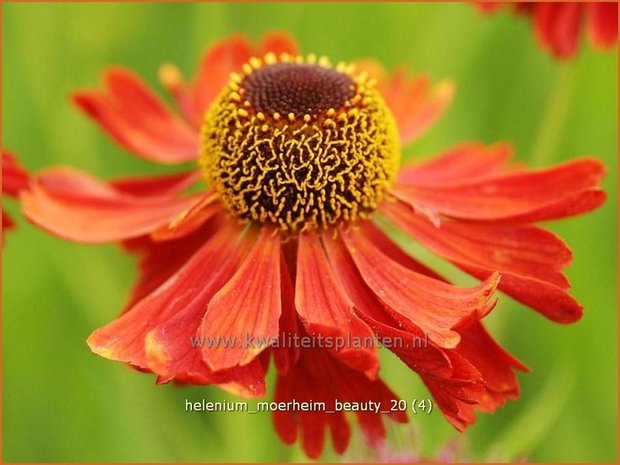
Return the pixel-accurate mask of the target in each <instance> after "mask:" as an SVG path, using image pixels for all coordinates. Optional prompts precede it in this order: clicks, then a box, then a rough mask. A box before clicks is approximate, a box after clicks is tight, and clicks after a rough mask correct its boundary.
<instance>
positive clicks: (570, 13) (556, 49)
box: [533, 2, 583, 58]
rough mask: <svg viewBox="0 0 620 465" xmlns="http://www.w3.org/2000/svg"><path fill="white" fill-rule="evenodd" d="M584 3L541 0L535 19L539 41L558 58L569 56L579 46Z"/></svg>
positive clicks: (536, 6)
mask: <svg viewBox="0 0 620 465" xmlns="http://www.w3.org/2000/svg"><path fill="white" fill-rule="evenodd" d="M582 14H583V5H582V4H580V3H578V2H575V3H570V2H558V3H549V2H539V3H536V5H535V7H534V12H533V21H534V28H535V31H536V35H537V37H538V40H539V42H540V43H541V44H542V45H543V46H544V47H546V48H548V49H549V50H551V51H552V52H553V54H554V55H555V56H556V57H558V58H568V57H570V56H572V55H574V54H575V52H576V51H577V49H578V47H579V33H580V28H581V19H582V18H581V15H582Z"/></svg>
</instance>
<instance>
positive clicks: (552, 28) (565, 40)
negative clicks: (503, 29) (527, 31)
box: [479, 2, 618, 58]
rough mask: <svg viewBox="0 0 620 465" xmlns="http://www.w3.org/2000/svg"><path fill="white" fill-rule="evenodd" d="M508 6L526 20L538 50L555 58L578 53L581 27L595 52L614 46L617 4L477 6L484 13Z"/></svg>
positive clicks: (501, 3) (529, 3)
mask: <svg viewBox="0 0 620 465" xmlns="http://www.w3.org/2000/svg"><path fill="white" fill-rule="evenodd" d="M508 5H509V6H510V7H512V8H513V9H514V11H515V12H517V13H518V14H523V15H527V16H530V17H531V18H532V23H533V26H534V32H535V34H536V38H537V39H538V42H539V43H540V45H541V47H543V48H545V49H547V50H549V51H550V52H551V53H553V55H555V56H556V57H557V58H570V57H572V56H574V55H575V54H576V53H577V50H578V49H579V40H580V39H581V34H582V30H583V28H584V27H585V28H586V32H587V35H588V38H589V39H590V43H591V44H592V46H593V47H594V48H596V49H599V50H604V49H609V48H612V47H613V46H614V45H616V44H617V43H618V3H617V2H607V3H604V2H515V3H508V2H480V3H479V6H480V7H481V9H482V10H483V11H485V12H488V13H491V12H494V11H496V10H497V9H498V8H501V7H504V6H508Z"/></svg>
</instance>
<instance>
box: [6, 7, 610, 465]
mask: <svg viewBox="0 0 620 465" xmlns="http://www.w3.org/2000/svg"><path fill="white" fill-rule="evenodd" d="M2 8H3V13H4V17H3V30H2V52H3V53H2V60H3V61H2V71H3V80H2V96H3V99H2V116H3V118H2V123H3V124H2V141H3V142H2V143H3V146H4V147H7V148H10V149H11V150H13V151H15V152H16V153H17V154H18V155H19V156H20V158H21V161H22V162H23V164H24V165H25V166H27V167H28V168H29V169H31V170H38V169H41V168H43V167H45V166H48V165H51V164H67V165H72V166H76V167H79V168H81V169H85V170H87V171H89V172H92V173H95V174H96V175H98V176H101V177H104V178H105V177H111V176H117V175H127V174H138V173H141V174H146V173H155V172H164V171H168V172H170V171H171V169H166V168H164V167H160V166H155V165H152V164H149V163H147V162H144V161H141V160H138V159H137V158H134V157H131V156H130V155H128V154H127V153H126V152H124V151H123V150H121V149H119V148H117V147H116V145H115V144H114V143H113V142H112V141H111V140H110V139H108V138H107V137H106V136H105V135H103V134H102V133H101V132H100V131H99V130H98V129H97V128H96V127H95V125H93V124H92V123H91V122H90V121H88V120H87V118H85V117H83V116H82V115H81V114H79V113H78V112H77V111H76V110H75V109H74V108H72V106H71V104H70V103H69V99H68V97H69V95H70V93H71V92H72V91H74V90H75V89H79V88H84V87H94V86H96V85H98V84H99V82H100V76H101V72H102V71H103V70H104V69H105V68H106V67H107V66H109V65H111V64H120V65H123V66H127V67H130V68H132V69H134V70H136V71H137V72H138V73H139V74H140V75H141V76H143V77H144V78H145V79H146V81H148V82H149V83H150V84H152V85H153V86H155V88H157V89H158V91H160V93H161V94H162V95H163V91H162V89H161V87H160V86H159V85H158V84H157V79H156V78H157V69H158V67H159V65H160V64H161V63H163V62H166V61H171V62H174V63H176V64H178V65H179V66H180V68H181V69H182V70H183V71H184V73H185V74H186V76H191V74H192V73H193V71H194V69H195V67H196V65H197V62H198V60H199V58H200V56H201V53H202V51H203V50H204V49H205V48H206V47H207V46H208V45H210V44H211V43H213V41H215V40H217V39H221V38H223V37H225V36H226V35H227V34H229V33H231V32H244V33H246V34H248V35H249V36H250V37H251V38H253V39H258V38H259V37H260V36H261V35H262V34H263V33H265V32H266V31H269V30H271V29H280V30H286V31H289V32H291V33H292V34H294V35H295V36H296V37H297V39H298V40H299V43H300V44H301V46H302V48H303V50H304V51H306V52H315V53H317V54H325V55H328V56H329V57H330V58H331V59H332V60H333V61H338V60H349V59H353V58H357V57H376V58H378V59H379V60H381V61H382V62H383V63H384V64H385V65H386V66H387V67H388V68H393V67H395V66H397V65H400V64H404V65H407V66H408V67H409V68H410V69H411V70H413V71H419V72H424V73H428V74H429V75H430V76H431V77H432V78H433V79H434V80H439V79H442V78H446V77H447V78H452V79H454V80H455V82H456V85H457V93H456V98H455V102H454V104H453V107H452V108H451V109H450V110H449V111H448V112H447V114H446V116H445V117H444V118H443V119H442V120H441V121H440V123H439V124H437V125H436V126H435V127H434V128H433V129H431V130H430V131H429V132H428V133H427V134H426V135H425V136H424V137H423V138H422V139H421V140H419V141H418V142H416V143H415V144H414V145H413V146H412V147H409V148H408V149H407V150H406V152H405V157H406V159H409V160H411V159H415V158H416V157H426V156H430V155H432V154H435V153H438V152H440V151H441V150H444V149H446V148H449V147H450V146H452V145H453V144H456V143H458V142H461V141H466V140H479V141H483V142H489V143H490V142H493V141H499V140H508V141H511V142H512V143H513V144H514V146H515V148H516V154H517V159H518V161H520V162H523V163H527V164H528V165H530V166H547V165H550V164H553V163H556V162H559V161H562V160H567V159H571V158H574V157H577V156H580V155H593V156H596V157H599V158H600V159H602V160H604V161H605V163H606V166H607V169H608V176H607V178H606V181H605V188H606V189H607V192H608V194H609V200H608V202H607V203H606V204H605V206H604V207H603V208H601V209H600V210H599V211H596V212H594V213H592V214H589V215H587V216H584V217H582V218H575V219H570V220H566V221H563V222H558V223H554V224H551V225H550V227H551V228H552V229H553V230H554V231H556V232H558V233H560V234H561V235H562V237H563V238H564V239H565V240H566V241H567V242H568V243H569V244H570V246H571V247H572V249H573V251H574V253H575V260H574V263H573V265H572V266H571V267H570V268H569V270H568V275H569V278H570V280H571V282H572V283H573V288H574V289H573V294H574V295H575V296H576V297H577V298H578V299H579V300H580V302H581V303H582V304H583V305H584V307H585V316H584V318H583V319H582V320H581V321H580V322H579V323H577V324H575V325H572V326H560V325H556V324H553V323H551V322H549V321H547V320H545V319H544V318H542V317H540V316H539V315H537V314H535V313H534V312H532V311H529V310H526V309H524V308H522V307H521V306H520V305H518V304H516V303H515V302H514V301H511V300H510V299H509V298H507V297H505V296H501V297H500V302H499V305H498V307H497V308H496V309H495V310H494V312H493V313H492V315H491V316H490V317H489V319H488V321H489V322H490V323H489V324H490V325H491V328H492V331H493V333H494V335H495V337H496V338H497V339H498V340H499V341H500V342H501V343H502V344H503V345H505V346H506V347H507V349H508V350H509V351H510V352H512V353H513V354H515V355H516V356H517V357H519V358H520V359H521V360H523V361H524V362H525V363H526V364H528V365H529V366H530V367H531V368H532V371H531V373H529V374H523V375H520V380H521V382H522V396H521V398H520V400H518V401H517V402H512V403H510V404H509V405H507V406H506V407H505V408H503V409H501V410H499V411H498V412H497V413H495V414H494V415H484V414H482V415H479V420H478V422H477V424H476V425H474V426H473V427H472V428H471V429H470V430H469V431H468V433H467V434H466V435H465V441H466V442H467V444H468V446H467V447H468V448H469V449H470V451H469V454H470V458H471V459H473V460H476V461H477V460H491V459H492V460H496V461H497V460H515V459H518V458H520V457H521V458H522V457H525V458H527V459H528V460H529V461H554V462H568V461H571V462H573V461H575V462H588V461H597V462H615V461H616V460H617V457H616V447H617V424H616V418H617V417H616V412H617V362H618V360H617V333H616V328H617V297H616V296H617V281H618V276H617V265H616V263H617V262H616V258H617V237H618V233H617V221H616V219H617V217H616V212H617V203H616V199H617V182H616V179H617V161H616V154H617V132H616V128H617V126H618V120H617V107H616V102H617V68H616V62H617V54H616V52H607V53H601V52H594V51H592V49H591V48H590V46H589V44H586V43H585V42H583V43H582V48H581V52H580V54H579V56H578V57H577V58H576V59H574V60H572V61H568V62H557V61H556V60H554V59H552V58H551V57H550V56H549V54H548V53H547V52H545V51H542V50H540V49H539V48H538V47H537V45H536V42H535V39H534V37H533V35H532V32H531V28H530V24H529V23H528V22H527V21H525V20H524V19H523V18H517V17H515V16H513V15H512V14H510V13H509V12H507V11H506V12H501V13H499V14H497V15H494V16H491V17H484V16H483V15H481V14H480V13H479V12H478V11H477V10H476V9H475V8H473V7H472V6H471V5H467V4H382V5H377V4H348V3H338V4H304V3H292V4H220V3H215V4H190V3H180V4H148V5H147V4H139V3H135V4H134V3H131V4H93V3H79V4H62V3H59V4H51V3H48V4H43V3H41V4H36V3H31V4H18V3H5V4H4V5H3V6H2ZM3 203H5V204H7V205H5V206H6V208H8V210H9V212H10V213H11V214H13V215H14V216H16V217H17V218H18V223H19V225H18V226H19V228H18V230H17V231H14V232H12V233H10V234H8V236H7V237H6V243H5V245H4V250H3V261H2V265H3V269H4V273H3V294H2V299H3V312H2V317H3V346H2V350H3V389H2V391H3V392H2V395H3V404H2V405H3V412H2V414H3V446H4V447H3V449H4V450H3V459H4V461H8V462H14V461H33V462H34V461H46V462H55V461H62V462H70V461H125V462H131V461H155V462H166V461H174V462H183V461H184V462H205V461H252V462H260V461H288V460H293V461H304V460H305V456H304V455H303V453H302V452H301V451H300V448H299V447H298V446H294V447H287V446H285V445H283V444H281V442H280V441H279V440H278V438H277V437H276V435H275V433H274V432H273V428H272V426H271V419H270V418H269V416H268V415H266V414H259V415H248V414H245V413H238V414H233V413H211V414H208V413H192V412H185V411H184V405H185V399H186V398H188V399H191V400H199V399H201V398H203V397H205V398H207V399H210V400H218V399H231V400H232V399H234V398H233V397H231V396H229V395H227V394H224V393H222V392H221V391H219V390H218V389H215V388H179V387H175V386H173V385H164V386H155V385H154V379H153V377H151V376H149V375H144V374H140V373H138V372H135V371H132V370H130V369H128V368H126V367H124V366H122V365H120V364H118V363H114V362H110V361H107V360H104V359H102V358H99V357H97V356H95V355H93V354H92V353H91V352H90V351H89V349H88V347H87V346H86V344H85V340H86V338H87V336H88V335H89V334H90V332H91V331H92V330H93V329H95V328H96V327H99V326H101V325H102V324H104V323H106V322H108V321H110V320H111V319H112V318H114V317H115V315H116V314H117V312H118V311H119V310H120V308H121V305H122V303H123V301H124V298H125V297H126V295H127V292H128V290H129V287H130V284H131V282H132V280H133V277H134V275H135V271H134V265H133V261H132V260H131V259H130V258H129V257H127V256H125V255H123V254H122V253H121V251H120V250H119V249H117V248H116V247H114V246H82V245H76V244H72V243H68V242H65V241H62V240H60V239H57V238H54V237H51V236H49V235H47V234H45V233H44V232H42V231H40V230H38V229H36V228H34V227H32V226H31V225H30V224H28V223H27V222H26V221H24V220H23V219H22V218H20V217H19V213H18V208H17V205H16V204H15V202H13V201H10V200H9V201H7V202H4V200H3ZM406 247H407V248H408V250H410V251H411V253H413V254H415V255H417V256H420V257H423V258H425V259H428V260H429V262H430V263H433V264H436V265H437V266H439V267H440V269H441V270H442V271H443V272H445V273H446V274H447V275H448V276H449V277H451V278H453V279H455V280H457V281H458V282H462V283H465V282H469V281H468V278H466V277H464V276H463V275H462V274H460V273H458V272H457V271H455V270H454V269H453V268H451V267H449V266H448V265H446V264H445V263H443V262H441V261H440V260H437V259H434V258H433V257H431V256H430V254H428V253H427V252H425V251H424V250H422V249H420V248H419V247H417V246H416V245H415V244H411V243H407V244H406ZM384 355H385V356H384V357H383V358H384V365H383V368H382V375H383V377H384V379H385V380H387V382H388V383H389V384H390V385H391V386H392V387H393V388H394V389H395V390H396V392H397V393H399V394H400V395H402V396H403V397H404V398H406V399H412V398H414V397H417V398H420V397H426V395H427V394H426V391H425V389H424V387H423V386H422V384H421V383H420V382H419V380H418V379H417V377H416V375H415V374H413V373H411V372H409V370H408V369H407V368H406V367H405V366H404V365H402V364H401V363H400V362H398V361H397V360H396V359H395V358H394V357H393V356H391V355H389V354H384ZM272 381H273V380H272ZM410 418H411V422H412V423H413V424H414V426H415V429H416V440H415V441H413V442H412V441H411V440H410V439H408V438H409V436H408V435H407V434H408V433H406V432H405V431H407V430H406V429H405V428H401V429H399V428H398V427H396V426H393V425H391V426H390V431H389V433H390V437H391V441H392V444H393V445H394V447H399V448H401V449H405V450H415V451H419V452H423V453H424V454H426V455H428V456H432V455H433V454H435V453H436V452H437V451H438V450H439V448H441V447H442V446H443V445H444V444H445V442H446V441H448V440H450V439H451V438H453V437H454V436H457V435H458V433H456V432H455V431H454V430H453V429H452V428H451V427H450V426H449V425H448V423H447V422H446V421H445V420H444V419H443V418H442V416H441V415H440V414H439V412H438V411H435V412H434V413H433V414H431V415H428V416H420V415H418V416H413V415H411V417H410ZM354 431H355V432H356V433H358V429H357V428H355V430H354ZM354 444H360V442H359V440H356V441H355V442H354ZM327 450H328V452H327V453H326V454H324V456H323V459H325V460H340V458H339V457H338V456H336V455H334V454H333V452H332V451H331V446H330V445H329V444H328V446H327ZM364 453H365V452H364V451H363V450H362V449H359V448H355V447H353V448H352V450H350V451H349V453H348V455H347V457H354V458H356V459H358V460H359V459H363V458H364Z"/></svg>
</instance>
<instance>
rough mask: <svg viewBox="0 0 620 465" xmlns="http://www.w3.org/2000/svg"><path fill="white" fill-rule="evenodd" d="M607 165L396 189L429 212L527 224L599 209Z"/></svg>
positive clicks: (582, 163) (577, 164) (574, 164)
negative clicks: (448, 184) (605, 166)
mask: <svg viewBox="0 0 620 465" xmlns="http://www.w3.org/2000/svg"><path fill="white" fill-rule="evenodd" d="M603 174H604V168H603V165H602V164H601V163H600V162H599V161H598V160H594V159H582V160H576V161H571V162H568V163H564V164H562V165H558V166H555V167H553V168H547V169H542V170H537V171H530V172H519V173H508V174H501V175H496V176H492V177H489V178H486V179H483V180H479V181H474V182H463V183H462V184H460V185H450V186H437V187H432V186H412V185H409V186H396V187H395V188H394V189H393V190H392V192H393V193H394V195H396V196H397V197H398V198H399V199H401V200H403V201H404V202H406V203H408V204H409V205H411V206H412V207H414V208H416V209H419V210H421V211H424V212H435V213H436V214H441V215H445V216H449V217H452V218H459V219H465V220H473V221H487V222H495V223H524V222H535V221H541V220H551V219H557V218H564V217H567V216H574V215H578V214H581V213H584V212H587V211H590V210H593V209H595V208H596V207H598V206H600V205H601V204H602V203H603V202H604V200H605V193H604V192H603V191H602V190H600V189H599V188H598V185H599V184H600V182H601V179H602V177H603Z"/></svg>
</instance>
